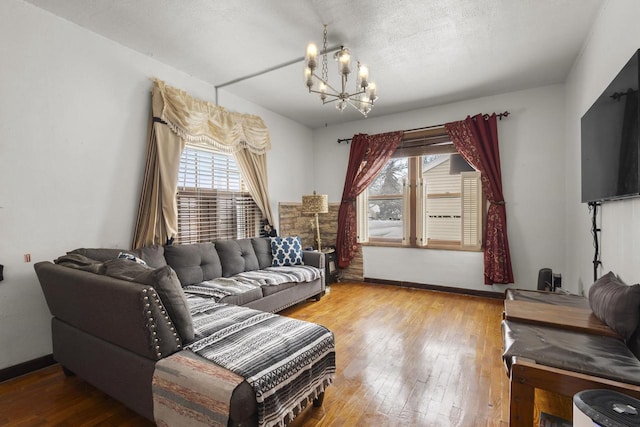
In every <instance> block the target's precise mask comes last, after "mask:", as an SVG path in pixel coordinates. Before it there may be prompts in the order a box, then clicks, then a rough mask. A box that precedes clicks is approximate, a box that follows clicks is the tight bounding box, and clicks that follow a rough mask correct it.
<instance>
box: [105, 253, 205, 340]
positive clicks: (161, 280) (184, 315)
mask: <svg viewBox="0 0 640 427" xmlns="http://www.w3.org/2000/svg"><path fill="white" fill-rule="evenodd" d="M104 273H105V274H106V275H107V276H110V277H115V278H117V279H121V280H128V281H130V282H137V283H142V284H145V285H149V286H151V287H153V288H154V289H155V290H156V292H157V293H158V296H159V297H160V301H162V304H163V305H164V307H165V309H166V310H167V313H168V314H169V317H170V318H171V320H173V323H174V325H175V327H176V329H177V330H178V333H179V334H180V337H181V338H182V339H183V340H184V341H187V342H188V341H191V340H193V337H194V330H193V319H192V318H191V313H190V312H189V306H188V305H187V300H186V297H185V294H184V291H183V290H182V286H181V285H180V281H179V280H178V276H177V275H176V273H175V271H173V269H171V267H169V266H164V267H160V268H157V269H155V270H154V269H152V268H150V267H147V266H145V265H142V264H138V263H136V262H131V261H130V260H128V259H124V258H119V259H113V260H108V261H105V262H104Z"/></svg>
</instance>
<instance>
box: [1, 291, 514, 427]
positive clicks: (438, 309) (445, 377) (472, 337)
mask: <svg viewBox="0 0 640 427" xmlns="http://www.w3.org/2000/svg"><path fill="white" fill-rule="evenodd" d="M502 310H503V303H502V301H499V300H492V299H485V298H480V297H471V296H465V295H458V294H449V293H442V292H433V291H426V290H418V289H408V288H400V287H393V286H385V285H372V284H358V283H337V284H333V285H332V286H331V291H330V293H329V294H327V295H326V296H325V297H324V298H323V299H322V300H321V301H320V302H317V303H316V302H307V303H304V304H299V305H297V306H295V307H292V308H289V309H287V310H285V311H283V312H282V313H281V314H283V315H286V316H291V317H295V318H298V319H303V320H308V321H311V322H316V323H319V324H322V325H324V326H326V327H328V328H329V329H331V330H332V331H333V332H334V334H335V337H336V347H337V348H336V355H337V375H336V379H335V382H334V384H333V385H332V386H331V387H329V388H328V389H327V392H326V395H325V399H324V404H323V406H322V407H321V408H308V409H307V410H305V412H303V413H302V414H301V415H300V416H299V417H297V418H296V419H295V420H294V422H293V426H294V427H301V426H506V425H507V424H508V422H507V421H506V420H508V410H509V409H508V402H509V388H508V380H507V376H506V374H505V370H504V367H503V366H502V363H501V358H500V355H501V346H502V340H501V337H500V319H501V314H502ZM0 425H11V426H36V425H37V426H41V425H61V426H62V425H64V426H80V425H85V426H94V425H101V426H113V425H118V426H119V425H128V426H150V425H152V424H151V423H150V422H148V421H147V420H145V419H143V418H141V417H139V416H137V415H136V414H134V413H133V412H131V411H129V410H128V409H126V408H125V407H124V406H123V405H120V404H119V403H117V402H115V401H114V400H112V399H110V398H109V397H107V396H105V395H104V394H103V393H101V392H99V391H97V390H96V389H94V388H93V387H91V386H89V385H88V384H86V383H85V382H84V381H82V380H80V379H79V378H77V377H69V378H67V377H65V376H64V374H63V373H62V371H61V369H60V367H59V366H52V367H49V368H45V369H43V370H40V371H38V372H36V373H33V374H29V375H26V376H24V377H21V378H17V379H14V380H11V381H7V382H5V383H0Z"/></svg>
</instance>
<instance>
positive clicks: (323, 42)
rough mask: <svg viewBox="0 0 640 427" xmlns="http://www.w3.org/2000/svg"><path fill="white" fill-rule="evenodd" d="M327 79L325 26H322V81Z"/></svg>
mask: <svg viewBox="0 0 640 427" xmlns="http://www.w3.org/2000/svg"><path fill="white" fill-rule="evenodd" d="M328 79H329V66H328V65H327V26H326V25H325V26H324V32H323V33H322V80H324V81H325V82H326V81H327V80H328Z"/></svg>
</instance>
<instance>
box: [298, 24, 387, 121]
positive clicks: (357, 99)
mask: <svg viewBox="0 0 640 427" xmlns="http://www.w3.org/2000/svg"><path fill="white" fill-rule="evenodd" d="M321 56H322V74H321V76H318V75H317V74H316V73H315V69H316V67H317V65H318V47H317V46H316V45H315V44H314V43H309V45H308V46H307V55H306V56H305V61H304V62H305V68H304V76H305V81H306V84H307V88H309V93H312V92H313V93H317V94H320V99H321V100H322V103H323V104H328V103H330V102H334V101H335V102H337V103H336V108H337V109H338V110H340V111H342V110H344V109H345V107H346V106H347V104H349V105H351V106H352V107H353V108H355V109H356V110H358V111H360V112H361V113H362V114H363V115H364V116H365V117H367V114H369V112H370V111H371V108H372V107H373V103H374V102H375V101H376V99H378V96H377V92H376V84H375V83H373V82H369V69H368V68H367V67H366V66H365V65H362V64H360V61H357V64H358V65H357V67H358V69H357V76H356V87H355V92H354V93H349V92H347V89H346V86H347V80H348V78H349V74H350V73H351V52H350V51H349V49H348V48H346V47H344V46H341V47H340V49H339V50H338V51H337V52H336V53H335V54H334V55H333V58H334V59H335V60H336V62H337V63H338V74H339V75H340V79H341V83H342V84H341V88H340V90H337V89H335V88H334V87H333V86H331V84H329V71H328V66H327V26H326V25H325V26H324V32H323V44H322V53H321Z"/></svg>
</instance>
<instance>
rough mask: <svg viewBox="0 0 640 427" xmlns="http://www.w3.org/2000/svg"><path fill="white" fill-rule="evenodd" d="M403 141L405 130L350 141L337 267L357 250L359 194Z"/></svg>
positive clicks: (339, 226) (340, 220) (341, 207)
mask: <svg viewBox="0 0 640 427" xmlns="http://www.w3.org/2000/svg"><path fill="white" fill-rule="evenodd" d="M401 140H402V131H398V132H388V133H382V134H378V135H366V134H357V135H354V137H353V139H352V140H351V150H350V152H349V164H348V166H347V175H346V178H345V181H344V190H343V191H342V202H341V203H340V210H339V211H338V238H337V242H336V246H337V250H338V266H339V267H340V268H346V267H348V266H349V264H350V263H351V260H352V259H353V257H354V256H355V253H356V251H357V250H358V229H357V228H358V227H357V222H356V197H358V195H359V194H360V193H362V192H363V191H364V190H366V188H367V187H368V186H369V184H371V182H372V181H373V180H374V179H375V177H376V175H377V174H378V172H380V169H382V167H383V166H384V165H385V164H386V163H387V161H389V159H390V158H391V155H392V154H393V153H394V152H395V151H396V148H398V145H399V144H400V141H401Z"/></svg>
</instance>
